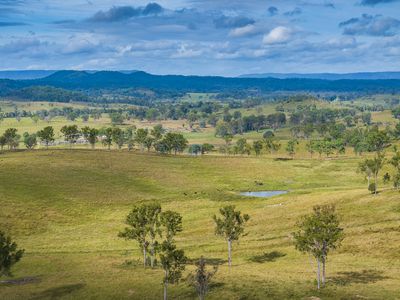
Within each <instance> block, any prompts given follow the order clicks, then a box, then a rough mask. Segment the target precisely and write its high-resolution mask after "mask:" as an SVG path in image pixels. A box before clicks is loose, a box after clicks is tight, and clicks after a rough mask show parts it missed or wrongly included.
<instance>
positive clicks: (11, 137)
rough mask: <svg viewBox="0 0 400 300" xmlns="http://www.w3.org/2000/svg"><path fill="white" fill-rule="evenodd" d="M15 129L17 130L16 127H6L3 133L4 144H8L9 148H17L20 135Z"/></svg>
mask: <svg viewBox="0 0 400 300" xmlns="http://www.w3.org/2000/svg"><path fill="white" fill-rule="evenodd" d="M17 131H18V130H17V129H16V128H8V129H6V131H5V132H4V134H3V137H4V139H5V142H6V145H8V149H9V150H12V149H16V148H18V145H19V139H20V137H21V136H20V135H19V134H17Z"/></svg>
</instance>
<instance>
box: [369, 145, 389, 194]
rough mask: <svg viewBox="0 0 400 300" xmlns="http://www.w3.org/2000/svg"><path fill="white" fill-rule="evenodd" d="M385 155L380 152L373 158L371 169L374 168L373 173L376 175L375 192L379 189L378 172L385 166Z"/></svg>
mask: <svg viewBox="0 0 400 300" xmlns="http://www.w3.org/2000/svg"><path fill="white" fill-rule="evenodd" d="M385 161H386V160H385V155H384V154H383V153H382V152H378V153H376V155H375V157H374V158H373V159H372V160H371V163H370V164H371V170H372V174H373V176H374V184H375V186H374V190H373V192H374V194H375V195H376V194H377V190H378V174H379V171H380V170H381V169H382V168H383V166H384V165H385Z"/></svg>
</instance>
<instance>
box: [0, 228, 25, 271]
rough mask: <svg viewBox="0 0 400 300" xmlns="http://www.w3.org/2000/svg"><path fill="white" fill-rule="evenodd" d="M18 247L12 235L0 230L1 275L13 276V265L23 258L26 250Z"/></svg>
mask: <svg viewBox="0 0 400 300" xmlns="http://www.w3.org/2000/svg"><path fill="white" fill-rule="evenodd" d="M17 247H18V246H17V244H16V243H15V242H13V241H12V240H11V237H10V236H7V235H6V234H5V233H4V232H3V231H0V277H2V276H11V275H12V273H11V267H12V266H13V265H15V264H16V263H17V262H19V261H20V260H21V258H22V256H23V254H24V250H21V249H19V250H18V249H17Z"/></svg>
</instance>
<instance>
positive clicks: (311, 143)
mask: <svg viewBox="0 0 400 300" xmlns="http://www.w3.org/2000/svg"><path fill="white" fill-rule="evenodd" d="M306 149H307V151H308V153H310V156H311V158H312V156H313V154H314V152H315V141H314V140H309V141H308V142H307V144H306Z"/></svg>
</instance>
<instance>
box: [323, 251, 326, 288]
mask: <svg viewBox="0 0 400 300" xmlns="http://www.w3.org/2000/svg"><path fill="white" fill-rule="evenodd" d="M325 268H326V259H325V257H323V258H322V286H325Z"/></svg>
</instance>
